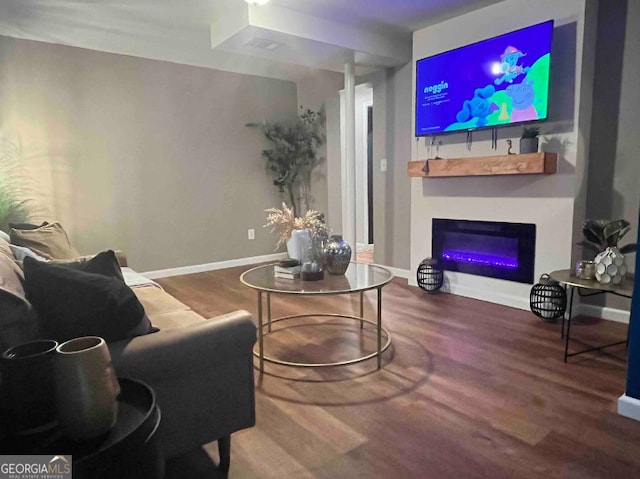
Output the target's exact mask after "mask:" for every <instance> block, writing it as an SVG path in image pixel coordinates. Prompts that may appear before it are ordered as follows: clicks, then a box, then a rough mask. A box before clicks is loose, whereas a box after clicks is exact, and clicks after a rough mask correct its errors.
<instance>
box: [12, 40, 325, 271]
mask: <svg viewBox="0 0 640 479" xmlns="http://www.w3.org/2000/svg"><path fill="white" fill-rule="evenodd" d="M296 108H297V92H296V84H295V83H293V82H287V81H282V80H273V79H267V78H261V77H255V76H249V75H241V74H235V73H228V72H222V71H217V70H211V69H207V68H199V67H191V66H185V65H178V64H173V63H168V62H162V61H156V60H145V59H140V58H134V57H129V56H124V55H116V54H110V53H101V52H96V51H90V50H84V49H79V48H73V47H67V46H61V45H53V44H47V43H39V42H33V41H28V40H17V39H12V38H7V37H0V124H1V125H2V126H3V128H4V130H5V131H11V132H14V133H16V134H17V135H19V136H20V138H21V140H22V141H23V143H24V144H25V147H24V158H25V170H26V172H27V173H28V174H29V175H30V177H31V178H32V179H33V181H34V182H35V183H36V184H37V187H38V190H39V192H40V193H39V195H38V196H39V197H38V199H39V201H40V202H41V204H42V205H43V206H44V207H45V212H44V213H43V214H41V215H39V216H40V217H45V216H46V217H47V218H57V219H59V220H60V221H61V222H62V223H63V225H64V226H65V228H66V229H67V230H68V232H69V233H70V235H71V237H72V240H73V242H74V243H75V244H76V245H77V247H78V249H79V250H80V251H81V252H83V253H90V252H93V251H97V250H100V249H103V248H119V249H122V250H125V251H126V252H127V254H128V256H129V259H130V262H131V264H132V266H133V267H135V268H136V269H138V270H140V271H145V270H154V269H162V268H169V267H179V266H186V265H195V264H202V263H208V262H214V261H222V260H228V259H235V258H243V257H249V256H255V255H262V254H269V253H272V252H273V251H274V247H275V238H274V236H273V235H271V234H269V231H268V230H267V229H265V228H262V225H263V224H264V211H263V210H264V209H265V208H267V207H270V206H274V205H278V204H279V202H280V200H279V197H278V195H277V192H276V189H275V188H274V187H273V186H272V184H271V180H270V178H269V177H268V176H267V175H266V173H265V169H264V160H263V159H262V158H261V156H260V152H261V150H262V148H264V147H265V146H266V144H265V140H264V139H263V136H262V134H261V133H259V132H258V131H257V130H251V129H249V128H247V127H245V123H246V122H249V121H256V120H257V121H259V120H262V119H263V118H268V119H271V120H278V119H284V118H287V117H291V116H292V115H295V112H296ZM318 189H321V190H325V189H326V186H324V185H321V186H320V187H318ZM319 196H322V195H319ZM320 201H321V203H326V199H325V198H322V199H321V200H320ZM248 228H255V230H256V240H255V241H249V240H247V229H248Z"/></svg>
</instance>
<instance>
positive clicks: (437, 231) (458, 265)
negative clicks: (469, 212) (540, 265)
mask: <svg viewBox="0 0 640 479" xmlns="http://www.w3.org/2000/svg"><path fill="white" fill-rule="evenodd" d="M432 225H433V236H432V244H431V246H432V255H433V257H434V258H438V259H439V260H440V261H441V264H442V267H443V269H445V270H447V271H457V272H460V273H468V274H475V275H480V276H487V277H490V278H499V279H506V280H509V281H517V282H520V283H529V284H533V272H534V265H535V241H536V226H535V225H534V224H525V223H502V222H495V221H469V220H453V219H441V218H434V219H433V222H432Z"/></svg>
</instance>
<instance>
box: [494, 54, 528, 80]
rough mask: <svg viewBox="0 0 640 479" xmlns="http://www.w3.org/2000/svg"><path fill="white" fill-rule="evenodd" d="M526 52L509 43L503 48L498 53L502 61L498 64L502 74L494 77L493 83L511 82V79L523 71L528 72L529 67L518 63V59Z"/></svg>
mask: <svg viewBox="0 0 640 479" xmlns="http://www.w3.org/2000/svg"><path fill="white" fill-rule="evenodd" d="M525 55H526V53H522V52H521V51H520V50H518V49H517V48H516V47H514V46H511V45H509V46H508V47H507V48H505V50H504V53H503V54H502V55H500V60H501V61H502V63H501V64H500V70H501V71H502V73H503V75H502V76H501V77H500V78H496V79H495V80H494V83H495V84H496V85H500V84H501V83H502V82H505V81H506V82H508V83H513V80H514V79H515V78H516V77H517V76H518V75H521V74H523V73H528V72H529V70H531V68H530V67H523V66H522V65H518V60H520V57H523V56H525Z"/></svg>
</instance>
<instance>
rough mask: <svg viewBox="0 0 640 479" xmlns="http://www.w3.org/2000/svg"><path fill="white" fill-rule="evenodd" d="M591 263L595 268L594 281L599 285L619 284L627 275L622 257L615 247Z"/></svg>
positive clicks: (599, 255) (608, 249) (605, 251)
mask: <svg viewBox="0 0 640 479" xmlns="http://www.w3.org/2000/svg"><path fill="white" fill-rule="evenodd" d="M593 262H594V263H595V266H596V279H597V280H598V282H600V283H601V284H620V283H621V282H622V280H623V279H624V275H625V274H627V266H626V265H625V262H624V255H623V254H622V253H620V251H619V250H618V248H616V247H615V246H613V247H609V248H607V249H606V250H604V251H603V252H602V253H600V254H598V256H596V258H595V259H594V260H593Z"/></svg>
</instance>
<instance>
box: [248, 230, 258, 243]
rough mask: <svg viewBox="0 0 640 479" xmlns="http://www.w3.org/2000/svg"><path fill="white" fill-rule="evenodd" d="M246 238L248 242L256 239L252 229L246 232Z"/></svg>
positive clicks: (254, 231)
mask: <svg viewBox="0 0 640 479" xmlns="http://www.w3.org/2000/svg"><path fill="white" fill-rule="evenodd" d="M247 238H249V239H250V240H254V239H256V230H254V229H253V228H250V229H249V230H248V231H247Z"/></svg>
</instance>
